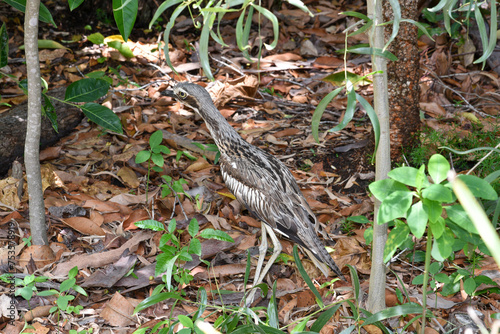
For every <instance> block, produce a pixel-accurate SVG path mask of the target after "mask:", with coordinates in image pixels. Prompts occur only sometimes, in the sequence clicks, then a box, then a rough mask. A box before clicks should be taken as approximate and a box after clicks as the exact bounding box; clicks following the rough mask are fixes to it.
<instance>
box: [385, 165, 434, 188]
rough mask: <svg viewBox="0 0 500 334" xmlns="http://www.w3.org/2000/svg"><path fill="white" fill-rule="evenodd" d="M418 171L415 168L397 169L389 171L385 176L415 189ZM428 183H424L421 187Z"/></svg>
mask: <svg viewBox="0 0 500 334" xmlns="http://www.w3.org/2000/svg"><path fill="white" fill-rule="evenodd" d="M418 173H419V170H418V169H416V168H415V167H398V168H394V169H393V170H391V171H390V172H389V173H388V174H387V175H388V176H389V177H390V178H391V179H393V180H396V181H398V182H401V183H403V184H406V185H408V186H411V187H415V188H417V175H418ZM427 184H429V182H425V181H424V185H423V187H425V186H426V185H427Z"/></svg>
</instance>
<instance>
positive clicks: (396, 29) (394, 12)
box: [384, 0, 401, 50]
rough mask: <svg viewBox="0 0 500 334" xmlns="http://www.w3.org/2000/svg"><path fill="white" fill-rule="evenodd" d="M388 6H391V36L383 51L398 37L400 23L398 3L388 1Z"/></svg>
mask: <svg viewBox="0 0 500 334" xmlns="http://www.w3.org/2000/svg"><path fill="white" fill-rule="evenodd" d="M389 4H390V5H391V8H392V16H393V20H392V33H391V36H390V37H389V40H388V41H387V43H386V44H385V46H384V50H385V49H387V48H388V47H389V45H390V44H391V43H392V41H393V40H394V38H396V36H397V35H398V32H399V23H400V22H401V7H400V6H399V2H398V1H397V0H389Z"/></svg>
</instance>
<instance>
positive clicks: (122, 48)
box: [107, 41, 134, 58]
mask: <svg viewBox="0 0 500 334" xmlns="http://www.w3.org/2000/svg"><path fill="white" fill-rule="evenodd" d="M107 44H108V46H110V47H112V48H113V49H116V50H118V51H119V52H120V54H121V55H123V56H124V57H126V58H132V57H134V53H133V52H132V50H130V48H129V47H128V44H127V43H123V42H120V41H109V42H108V43H107Z"/></svg>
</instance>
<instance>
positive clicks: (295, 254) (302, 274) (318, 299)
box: [293, 244, 324, 308]
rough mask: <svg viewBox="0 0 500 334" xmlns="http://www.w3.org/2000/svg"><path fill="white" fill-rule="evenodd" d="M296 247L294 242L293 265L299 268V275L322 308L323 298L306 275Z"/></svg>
mask: <svg viewBox="0 0 500 334" xmlns="http://www.w3.org/2000/svg"><path fill="white" fill-rule="evenodd" d="M297 249H298V248H297V244H295V245H294V246H293V258H294V260H295V265H296V266H297V269H298V270H299V273H300V276H302V278H303V279H304V281H305V282H306V284H307V286H308V287H309V289H311V291H312V293H313V294H314V296H316V302H317V303H318V305H319V307H320V308H324V304H323V299H322V298H321V295H320V294H319V292H318V289H316V287H315V286H314V284H313V282H312V281H311V278H310V277H309V275H307V272H306V270H305V269H304V266H303V265H302V262H301V261H300V257H299V252H298V250H297Z"/></svg>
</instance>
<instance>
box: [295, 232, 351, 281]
mask: <svg viewBox="0 0 500 334" xmlns="http://www.w3.org/2000/svg"><path fill="white" fill-rule="evenodd" d="M308 234H309V235H308V238H307V239H308V240H307V242H304V243H305V244H306V247H303V249H304V251H305V252H306V253H307V255H308V256H309V258H310V259H311V260H312V261H313V263H314V264H315V265H316V267H318V268H319V270H321V272H323V274H324V275H325V276H326V277H328V269H327V266H328V267H330V269H331V270H332V271H333V272H334V273H335V274H337V276H338V277H339V278H341V279H342V280H343V281H345V280H346V279H345V277H344V275H342V272H341V271H340V269H339V267H338V266H337V264H335V261H333V259H332V257H331V256H330V254H329V253H328V251H327V250H326V248H325V246H324V245H323V243H322V242H321V240H320V239H319V238H318V236H317V235H316V233H315V231H314V229H310V230H309V233H308ZM303 241H305V240H303Z"/></svg>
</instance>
